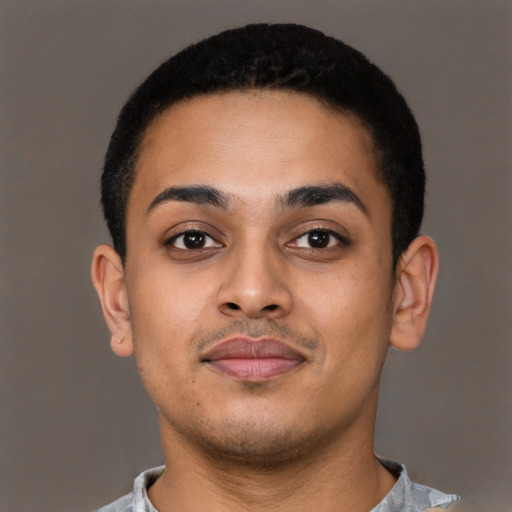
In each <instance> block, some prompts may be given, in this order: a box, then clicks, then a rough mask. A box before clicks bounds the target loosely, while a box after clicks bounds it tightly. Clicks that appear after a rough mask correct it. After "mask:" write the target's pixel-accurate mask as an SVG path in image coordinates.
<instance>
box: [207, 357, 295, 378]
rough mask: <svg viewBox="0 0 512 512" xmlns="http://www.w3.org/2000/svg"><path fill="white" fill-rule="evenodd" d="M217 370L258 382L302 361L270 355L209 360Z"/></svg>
mask: <svg viewBox="0 0 512 512" xmlns="http://www.w3.org/2000/svg"><path fill="white" fill-rule="evenodd" d="M208 363H209V364H210V365H211V366H213V367H214V368H215V369H216V370H219V371H220V372H222V373H225V374H227V375H230V376H232V377H237V378H239V379H242V380H247V381H250V382H256V381H261V380H266V379H270V378H271V377H275V376H277V375H282V374H283V373H287V372H289V371H291V370H293V369H294V368H296V367H297V366H299V365H300V364H301V363H302V360H300V359H284V358H277V357H275V358H274V357H269V358H262V359H252V358H251V359H242V358H229V359H217V360H215V361H209V362H208Z"/></svg>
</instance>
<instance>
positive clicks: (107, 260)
mask: <svg viewBox="0 0 512 512" xmlns="http://www.w3.org/2000/svg"><path fill="white" fill-rule="evenodd" d="M91 277H92V282H93V284H94V288H95V289H96V292H97V293H98V296H99V298H100V301H101V306H102V309H103V315H104V317H105V321H106V322H107V326H108V328H109V330H110V332H111V334H112V339H111V342H110V346H111V348H112V350H113V351H114V353H116V354H117V355H119V356H124V357H126V356H130V355H132V354H133V343H132V333H131V324H130V311H129V307H128V296H127V294H126V285H125V281H124V269H123V264H122V262H121V258H120V257H119V254H118V253H117V252H116V251H115V250H114V248H113V247H111V246H109V245H100V246H99V247H97V248H96V250H95V251H94V255H93V259H92V265H91Z"/></svg>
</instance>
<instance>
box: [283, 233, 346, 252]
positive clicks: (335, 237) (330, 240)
mask: <svg viewBox="0 0 512 512" xmlns="http://www.w3.org/2000/svg"><path fill="white" fill-rule="evenodd" d="M340 243H343V244H345V245H348V240H347V239H346V238H345V237H343V236H341V235H340V234H338V233H336V232H334V231H331V230H329V229H313V230H311V231H308V232H307V233H304V234H303V235H301V236H299V237H297V238H296V239H295V240H294V241H293V242H292V244H291V245H292V246H293V247H299V248H303V249H327V248H329V247H334V246H336V245H339V244H340Z"/></svg>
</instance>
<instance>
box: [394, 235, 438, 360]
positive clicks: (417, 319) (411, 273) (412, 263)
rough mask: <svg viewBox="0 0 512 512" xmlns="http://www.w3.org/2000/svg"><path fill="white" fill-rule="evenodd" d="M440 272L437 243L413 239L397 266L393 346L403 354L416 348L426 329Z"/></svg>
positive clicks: (426, 238) (426, 239)
mask: <svg viewBox="0 0 512 512" xmlns="http://www.w3.org/2000/svg"><path fill="white" fill-rule="evenodd" d="M438 272H439V256H438V252H437V247H436V244H435V242H434V241H433V240H432V239H431V238H430V237H428V236H420V237H418V238H416V239H414V240H413V241H412V242H411V244H410V245H409V247H408V249H407V251H406V252H405V253H404V254H403V255H402V257H401V258H400V261H399V263H398V266H397V274H396V275H397V277H396V283H395V290H394V296H393V327H392V330H391V337H390V344H391V345H392V346H394V347H395V348H399V349H401V350H412V349H414V348H416V347H417V346H418V345H419V344H420V342H421V339H422V337H423V334H424V332H425V328H426V326H427V320H428V315H429V313H430V307H431V304H432V298H433V295H434V288H435V284H436V280H437V274H438Z"/></svg>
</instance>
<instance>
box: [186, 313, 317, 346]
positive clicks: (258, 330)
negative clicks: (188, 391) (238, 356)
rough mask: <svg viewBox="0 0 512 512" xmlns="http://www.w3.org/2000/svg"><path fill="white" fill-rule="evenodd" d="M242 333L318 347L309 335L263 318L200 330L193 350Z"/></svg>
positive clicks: (253, 336)
mask: <svg viewBox="0 0 512 512" xmlns="http://www.w3.org/2000/svg"><path fill="white" fill-rule="evenodd" d="M237 334H242V335H245V336H250V337H251V338H261V337H263V336H268V337H271V338H277V339H279V340H283V341H286V340H290V341H291V342H292V343H293V344H294V345H296V346H299V347H302V348H305V349H307V350H314V349H315V348H317V347H318V344H319V342H318V340H317V339H316V338H314V337H311V336H305V335H304V334H302V333H301V332H299V331H297V330H296V329H293V328H291V327H289V326H287V325H284V324H281V323H277V322H276V321H275V320H272V319H265V320H258V319H256V320H251V321H248V320H240V319H238V320H235V321H233V322H231V323H230V324H229V325H225V326H223V327H220V328H217V329H211V330H207V331H206V332H204V331H203V332H202V334H201V336H200V337H199V338H198V339H197V340H196V342H195V343H194V348H195V350H198V351H199V352H202V351H204V350H206V349H208V348H210V347H211V346H212V345H215V343H217V342H219V341H221V340H223V339H224V338H227V337H229V336H231V335H237Z"/></svg>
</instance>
